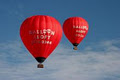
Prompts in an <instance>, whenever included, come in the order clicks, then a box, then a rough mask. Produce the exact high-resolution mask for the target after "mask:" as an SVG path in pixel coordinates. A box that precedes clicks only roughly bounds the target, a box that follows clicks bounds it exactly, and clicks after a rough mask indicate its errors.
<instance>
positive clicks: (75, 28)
mask: <svg viewBox="0 0 120 80" xmlns="http://www.w3.org/2000/svg"><path fill="white" fill-rule="evenodd" d="M88 28H89V27H88V23H87V21H86V20H85V19H83V18H81V17H70V18H68V19H67V20H65V21H64V23H63V31H64V34H65V36H66V37H67V38H68V40H69V41H70V42H71V43H72V44H73V46H74V50H77V46H78V44H79V43H80V42H81V41H82V40H83V39H84V38H85V36H86V34H87V33H88Z"/></svg>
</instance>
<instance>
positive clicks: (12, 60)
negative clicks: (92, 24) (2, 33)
mask: <svg viewBox="0 0 120 80" xmlns="http://www.w3.org/2000/svg"><path fill="white" fill-rule="evenodd" d="M118 44H119V45H120V40H112V41H103V42H99V43H97V44H94V46H93V45H90V46H88V47H86V49H85V50H83V51H82V52H81V51H79V50H78V51H73V50H72V49H70V48H67V46H66V45H64V44H60V45H59V46H58V47H57V48H56V50H55V51H54V52H53V53H52V54H51V55H50V56H49V57H48V59H47V60H46V61H45V62H44V65H45V68H44V69H38V68H36V65H37V62H36V61H35V59H33V57H32V56H31V55H30V54H29V53H28V51H27V50H26V49H25V47H23V46H22V45H21V43H20V42H19V41H13V42H8V43H1V44H0V78H1V79H2V80H8V79H9V80H16V79H17V80H48V79H49V80H74V79H76V80H120V69H119V68H120V47H119V45H118ZM6 76H7V77H6Z"/></svg>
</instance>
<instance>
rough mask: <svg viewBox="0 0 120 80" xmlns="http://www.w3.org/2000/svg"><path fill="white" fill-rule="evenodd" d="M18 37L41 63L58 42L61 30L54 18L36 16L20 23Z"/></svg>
mask: <svg viewBox="0 0 120 80" xmlns="http://www.w3.org/2000/svg"><path fill="white" fill-rule="evenodd" d="M20 37H21V39H22V41H23V43H24V45H25V46H26V48H27V49H28V51H29V52H30V53H31V54H32V56H33V57H34V58H35V59H36V60H37V61H38V62H39V63H42V62H44V60H45V59H46V58H47V57H48V56H49V55H50V54H51V53H52V51H53V50H54V49H55V48H56V46H57V45H58V43H59V42H60V40H61V37H62V29H61V25H60V23H59V22H58V21H57V20H56V19H55V18H53V17H51V16H45V15H36V16H32V17H29V18H27V19H26V20H25V21H24V22H23V23H22V25H21V27H20Z"/></svg>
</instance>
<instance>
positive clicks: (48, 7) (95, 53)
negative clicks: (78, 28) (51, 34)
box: [0, 0, 120, 80]
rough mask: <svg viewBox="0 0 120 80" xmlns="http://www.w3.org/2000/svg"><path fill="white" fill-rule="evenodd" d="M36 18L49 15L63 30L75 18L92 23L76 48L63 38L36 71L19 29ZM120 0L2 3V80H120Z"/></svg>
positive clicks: (11, 0) (3, 0)
mask: <svg viewBox="0 0 120 80" xmlns="http://www.w3.org/2000/svg"><path fill="white" fill-rule="evenodd" d="M33 15H49V16H52V17H54V18H56V19H57V20H58V21H59V22H60V23H61V25H63V22H64V20H65V19H67V18H69V17H73V16H79V17H83V18H84V19H86V20H87V21H88V24H89V31H88V34H87V36H86V37H85V39H84V40H83V41H82V42H81V43H80V45H79V46H78V48H79V50H78V51H73V50H72V44H71V43H70V42H69V41H68V40H67V38H66V37H65V36H64V34H63V37H62V40H61V42H60V44H59V45H58V47H57V48H56V49H55V50H54V51H53V53H52V54H51V55H50V56H49V57H48V59H47V60H46V61H45V62H44V65H45V68H44V69H37V68H36V65H37V64H38V63H37V61H36V60H35V59H34V58H33V57H32V56H31V55H30V54H29V52H28V51H27V50H26V48H25V47H24V45H23V43H22V41H21V39H20V36H19V29H20V25H21V24H22V22H23V21H24V20H25V19H26V18H27V17H30V16H33ZM119 68H120V0H0V80H16V79H17V80H75V79H76V80H120V69H119Z"/></svg>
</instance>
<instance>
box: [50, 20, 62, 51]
mask: <svg viewBox="0 0 120 80" xmlns="http://www.w3.org/2000/svg"><path fill="white" fill-rule="evenodd" d="M52 20H54V21H55V24H54V27H55V28H56V29H55V30H56V35H57V36H55V39H54V41H53V42H54V44H56V43H57V41H58V43H57V44H56V45H54V50H55V48H56V47H57V46H58V44H59V42H60V40H58V39H59V38H60V39H61V37H60V36H59V35H60V34H59V32H58V29H59V28H61V26H60V24H59V22H58V21H57V20H56V19H52ZM54 50H53V51H54ZM53 51H51V52H53Z"/></svg>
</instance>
